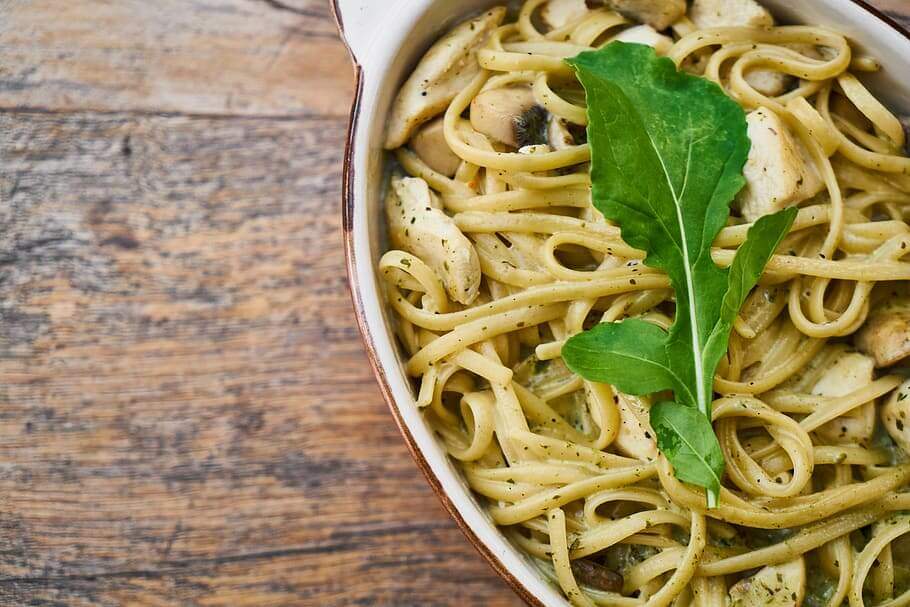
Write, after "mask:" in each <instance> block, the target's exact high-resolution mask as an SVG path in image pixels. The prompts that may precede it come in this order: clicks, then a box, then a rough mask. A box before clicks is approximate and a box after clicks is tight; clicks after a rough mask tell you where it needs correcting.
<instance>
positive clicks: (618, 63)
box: [563, 42, 796, 506]
mask: <svg viewBox="0 0 910 607" xmlns="http://www.w3.org/2000/svg"><path fill="white" fill-rule="evenodd" d="M568 62H569V64H570V65H572V66H573V67H575V70H576V72H577V74H578V78H579V80H580V81H581V83H582V85H583V86H584V88H585V92H586V95H587V102H588V141H589V142H590V145H591V181H592V194H593V199H594V205H595V206H596V207H597V208H598V209H599V210H600V211H601V212H602V213H603V214H604V216H605V217H606V218H607V219H610V220H611V221H614V222H616V223H617V224H619V226H620V228H621V230H622V237H623V239H624V240H625V241H626V242H627V243H629V244H630V245H632V246H634V247H636V248H639V249H642V250H644V251H646V253H647V258H646V259H645V263H646V264H647V265H649V266H651V267H653V268H658V269H660V270H663V271H664V272H666V273H667V275H668V276H669V278H670V283H671V285H672V286H673V289H674V291H675V294H676V318H675V320H674V323H673V325H672V326H671V327H670V331H669V332H668V333H664V332H663V331H660V330H659V329H658V330H657V331H655V330H654V329H649V328H646V327H643V325H644V324H646V323H643V321H633V320H625V321H622V322H620V323H615V324H613V325H607V327H608V328H602V327H596V328H595V329H592V330H591V331H588V332H585V333H582V334H580V335H577V336H575V337H573V338H572V339H570V340H569V341H568V342H567V343H566V345H565V346H564V348H563V358H564V359H565V362H566V364H567V365H568V366H569V368H570V369H572V370H573V371H574V372H576V373H578V374H579V375H581V376H582V377H585V378H587V379H591V380H592V381H602V382H606V383H610V384H613V385H615V386H617V387H618V388H619V389H620V390H623V391H629V392H630V393H633V394H641V393H648V392H656V391H660V390H667V389H669V390H673V392H674V396H675V399H676V401H677V403H678V404H676V405H675V406H669V405H665V406H657V407H655V408H654V409H653V410H652V411H657V412H662V413H652V420H651V421H652V424H653V425H654V430H655V432H656V433H657V435H658V446H659V447H660V448H661V451H662V452H663V453H664V455H666V456H667V458H668V459H669V460H670V462H671V463H672V464H673V466H674V468H675V470H676V473H677V475H679V476H680V478H683V475H685V477H686V478H688V479H690V482H693V483H695V484H698V485H700V486H703V487H705V488H706V489H707V490H708V492H707V493H708V504H709V506H712V505H716V503H717V498H718V492H719V489H720V478H721V476H722V475H723V469H724V465H723V455H722V453H721V450H720V445H719V444H718V443H717V438H716V437H715V436H714V434H713V431H711V424H710V416H711V401H712V398H713V389H712V385H713V380H714V372H715V370H716V368H717V364H718V362H719V361H720V358H721V357H722V356H723V355H724V353H725V352H726V349H727V343H728V341H729V336H730V329H731V327H732V324H733V320H734V319H735V317H736V314H737V313H738V312H739V309H740V307H741V306H742V302H743V300H744V298H745V297H746V296H747V295H748V293H749V291H750V290H751V289H752V287H753V286H755V283H756V281H757V280H758V277H759V276H760V275H761V272H762V270H763V268H764V266H765V265H766V264H767V261H768V259H769V258H770V256H771V255H772V254H773V252H774V249H776V248H777V246H778V245H779V243H780V240H781V239H782V238H783V236H784V235H785V234H786V233H787V231H788V230H789V228H790V225H791V224H792V222H793V219H794V217H795V214H796V209H786V210H785V211H782V212H781V213H778V214H776V215H774V216H769V217H763V218H762V219H761V220H759V221H758V222H756V224H755V225H754V226H753V227H752V228H751V229H750V231H749V234H748V237H747V240H746V242H745V243H744V244H743V245H742V246H741V247H740V249H739V251H737V254H736V256H735V258H734V261H733V265H732V266H731V268H730V269H722V268H719V267H718V266H717V265H715V264H714V261H713V260H712V259H711V244H712V242H713V241H714V239H715V237H716V236H717V234H718V232H719V231H720V230H721V228H722V227H723V226H724V224H725V222H726V220H727V217H728V215H729V205H730V201H731V200H733V197H734V196H735V195H736V193H737V192H739V190H740V189H742V187H743V185H744V184H745V179H744V178H743V175H742V171H743V166H744V165H745V162H746V157H747V156H748V152H749V146H750V142H749V138H748V135H747V132H746V120H745V113H744V112H743V110H742V108H741V107H740V106H739V105H738V104H737V103H736V102H734V101H733V100H732V99H730V98H729V97H727V96H726V94H724V92H723V91H722V90H721V88H720V87H719V86H717V85H716V84H714V83H713V82H710V81H708V80H706V79H704V78H699V77H696V76H692V75H690V74H686V73H684V72H679V71H677V69H676V66H675V65H674V64H673V62H672V61H671V60H669V59H666V58H658V57H657V55H656V54H655V53H654V50H653V49H651V48H650V47H647V46H644V45H639V44H627V43H622V42H615V43H612V44H610V45H607V46H606V47H605V48H603V49H600V50H598V51H593V52H586V53H582V54H580V55H578V56H577V57H575V58H573V59H570V60H568ZM636 365H640V366H636ZM680 406H684V407H689V408H691V409H693V410H695V411H696V412H698V413H699V414H700V420H701V421H699V422H697V423H696V422H694V421H693V419H695V418H693V417H692V415H691V413H692V411H689V412H686V413H685V414H684V413H681V412H677V409H678V408H679V407H680ZM671 422H672V423H671ZM702 435H704V436H702ZM683 468H685V471H684V472H681V470H682V469H683Z"/></svg>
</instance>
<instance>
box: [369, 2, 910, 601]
mask: <svg viewBox="0 0 910 607" xmlns="http://www.w3.org/2000/svg"><path fill="white" fill-rule="evenodd" d="M877 69H880V66H879V65H878V63H877V62H876V61H875V59H874V58H871V57H865V56H861V55H857V54H856V53H854V52H853V49H852V48H851V46H850V43H849V41H848V40H847V39H846V38H845V37H844V36H843V35H841V34H839V33H837V32H832V31H829V30H826V29H823V28H820V27H815V26H777V25H775V24H774V21H773V18H772V17H771V15H770V13H768V12H767V11H766V10H765V9H764V8H763V7H762V6H761V5H760V4H758V3H756V2H754V1H753V0H736V1H732V2H731V1H720V0H713V1H712V0H696V1H695V2H693V3H692V4H691V5H687V4H686V3H685V2H683V1H682V0H679V1H653V2H652V1H647V0H636V1H633V0H622V1H621V0H609V1H608V2H606V4H604V3H602V2H601V3H597V2H585V1H583V0H581V1H576V0H566V1H563V0H528V1H527V2H525V3H524V4H522V5H521V8H520V10H519V11H518V12H517V14H511V13H509V11H508V10H507V9H506V8H504V7H497V8H493V9H490V10H488V11H485V12H483V13H481V14H478V15H476V16H474V17H472V18H470V19H468V20H466V21H464V22H462V23H460V24H458V25H456V26H455V27H454V28H452V29H451V30H450V31H449V32H448V33H446V34H445V35H444V36H443V37H442V38H440V40H439V41H438V42H436V43H435V44H434V45H433V46H432V47H431V48H430V49H429V51H427V53H426V55H425V56H424V57H423V59H421V61H420V62H419V63H418V64H417V66H416V67H415V69H414V71H413V73H412V75H411V76H410V78H409V79H408V80H407V81H406V82H405V83H404V84H403V85H402V87H401V89H400V91H399V93H398V96H397V97H396V99H395V102H394V103H393V106H392V111H391V113H390V115H389V118H388V123H387V132H386V142H385V143H386V147H387V148H388V149H390V150H393V151H394V158H395V166H394V168H393V176H392V178H391V180H390V183H389V188H388V193H387V198H386V202H385V204H386V217H387V228H388V233H389V237H390V238H389V240H390V243H391V249H390V250H389V251H388V252H387V253H385V255H383V257H382V259H381V261H380V264H379V269H380V273H381V275H382V276H383V278H384V281H385V292H386V295H387V298H388V302H389V306H390V307H391V308H392V309H393V310H394V316H395V324H396V331H397V335H398V338H399V341H400V343H401V347H402V349H403V351H404V352H405V353H406V354H407V357H408V362H407V370H408V372H409V374H410V375H411V376H412V377H413V378H414V381H415V387H416V391H417V399H416V401H417V405H418V407H420V408H421V409H422V411H423V416H424V419H425V421H426V423H427V424H428V425H429V426H430V427H431V428H432V429H433V430H434V431H435V433H436V434H437V435H438V436H439V438H440V440H441V442H442V443H443V444H444V445H445V448H446V450H447V451H448V453H449V455H450V456H451V457H452V458H453V459H454V460H455V461H457V462H459V464H460V467H461V469H462V471H463V473H464V476H465V478H466V479H467V482H468V483H469V485H470V486H471V488H472V490H473V491H474V492H475V494H476V495H478V496H479V499H480V500H481V501H482V502H483V503H484V504H485V506H486V510H487V512H488V514H489V515H490V517H491V518H492V519H493V520H494V521H495V522H496V523H497V524H498V525H500V526H501V528H502V530H503V532H504V533H505V534H506V536H507V537H508V538H509V539H510V540H511V541H512V543H513V544H514V545H515V546H517V547H518V548H519V549H520V550H522V551H523V552H525V553H526V554H527V555H528V556H529V558H531V559H533V561H534V562H535V563H536V564H537V566H538V568H539V569H540V571H541V572H542V574H543V575H544V576H546V577H548V578H549V579H551V580H552V581H553V582H554V583H555V584H557V585H558V586H559V587H560V588H561V589H562V591H563V592H564V594H565V595H566V597H567V598H568V599H569V600H570V601H571V602H572V603H573V604H577V605H637V604H643V603H647V604H650V605H668V604H670V603H673V602H674V601H675V602H676V604H681V605H685V604H698V605H715V604H716V605H720V604H726V602H727V601H730V602H732V603H733V604H742V605H767V604H782V605H784V604H790V605H794V604H803V603H806V604H829V605H840V604H842V603H844V602H845V601H849V602H850V604H851V605H859V604H862V603H863V601H864V599H867V600H870V601H873V600H874V601H886V600H895V601H903V600H905V599H907V598H910V594H907V592H908V591H910V578H908V571H907V570H906V569H905V564H904V563H905V562H906V561H905V560H902V558H901V556H900V555H902V554H906V550H907V546H908V544H906V537H905V536H904V534H905V533H907V532H910V518H908V517H907V516H905V515H903V514H900V512H901V511H903V510H907V509H910V494H905V493H903V492H902V490H903V489H904V488H905V486H906V485H907V484H908V482H910V464H907V463H906V462H907V458H908V453H910V427H905V425H904V424H905V421H904V420H905V419H906V416H907V413H908V409H910V399H908V398H907V396H908V395H910V384H908V383H906V382H905V381H904V378H903V377H902V371H901V369H902V367H903V365H904V361H905V360H907V357H908V356H910V346H908V345H907V344H910V289H908V288H907V287H908V283H907V282H905V281H908V280H910V264H908V263H906V262H904V261H903V257H904V255H905V254H906V250H907V246H908V244H910V226H908V224H907V221H906V219H905V213H906V212H907V211H906V210H907V209H908V203H910V159H908V158H907V156H906V151H905V146H906V140H905V137H906V135H905V131H904V127H903V125H902V123H901V121H900V120H899V119H898V118H897V117H896V116H895V115H894V114H893V113H892V112H891V111H889V110H888V109H887V108H886V107H885V106H884V105H883V104H882V103H880V102H879V101H878V100H877V99H876V98H875V96H874V95H873V94H872V93H870V92H869V90H868V89H867V88H866V87H865V86H864V85H863V82H862V77H863V73H864V72H870V71H875V70H877ZM775 601H777V603H775Z"/></svg>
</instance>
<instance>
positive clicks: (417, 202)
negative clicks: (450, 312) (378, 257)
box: [386, 177, 480, 304]
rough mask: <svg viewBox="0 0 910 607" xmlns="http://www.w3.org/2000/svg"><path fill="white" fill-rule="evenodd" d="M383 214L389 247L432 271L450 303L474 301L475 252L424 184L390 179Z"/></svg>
mask: <svg viewBox="0 0 910 607" xmlns="http://www.w3.org/2000/svg"><path fill="white" fill-rule="evenodd" d="M386 214H387V215H388V219H389V236H390V239H391V241H392V246H394V247H395V248H398V249H403V250H405V251H407V252H409V253H412V254H413V255H416V256H417V257H419V258H420V259H421V260H422V261H423V262H424V263H426V264H427V265H428V266H429V267H430V268H432V269H433V271H434V272H436V274H437V275H438V276H439V277H440V278H441V279H442V283H443V284H444V285H445V288H446V291H448V293H449V296H450V297H451V298H452V299H453V300H455V301H457V302H459V303H463V304H469V303H471V302H472V301H474V299H475V298H476V297H477V293H478V291H479V289H480V260H479V258H478V257H477V252H476V251H475V250H474V245H473V244H472V243H471V241H470V240H468V237H467V236H465V235H464V234H462V233H461V230H459V229H458V226H456V225H455V222H454V221H453V220H452V218H451V217H449V216H448V215H446V214H445V213H444V212H443V211H442V209H441V208H440V205H439V202H438V201H437V200H436V199H435V197H434V196H433V194H432V192H431V191H430V187H429V186H428V185H427V182H426V181H424V180H423V179H418V178H414V177H406V178H397V177H396V178H393V179H392V184H391V187H390V188H389V194H388V197H387V198H386Z"/></svg>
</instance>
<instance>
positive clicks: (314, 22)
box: [0, 0, 351, 117]
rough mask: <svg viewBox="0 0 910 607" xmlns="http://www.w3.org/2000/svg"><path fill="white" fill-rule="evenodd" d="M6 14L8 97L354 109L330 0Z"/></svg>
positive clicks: (31, 0) (90, 105) (188, 107)
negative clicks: (349, 99) (348, 106)
mask: <svg viewBox="0 0 910 607" xmlns="http://www.w3.org/2000/svg"><path fill="white" fill-rule="evenodd" d="M0 14H2V18H0V56H2V57H3V60H2V61H0V108H11V107H34V108H46V109H52V110H86V109H93V110H101V111H104V110H109V111H124V110H138V111H147V112H153V113H160V112H182V113H196V114H241V115H251V114H255V115H295V116H297V115H326V116H334V117H341V116H344V115H346V113H347V108H346V107H345V106H346V103H345V101H344V100H346V99H348V98H349V96H350V92H351V77H350V75H351V68H350V65H349V61H348V57H347V53H346V51H345V49H344V46H343V45H342V44H341V42H340V41H339V40H338V37H337V35H336V32H335V24H334V21H333V19H332V17H331V13H330V11H329V7H328V3H327V2H325V1H324V0H295V1H294V2H277V1H274V0H191V1H186V0H156V1H155V2H147V1H145V0H127V1H124V2H108V1H105V0H82V1H79V2H58V1H55V0H28V1H27V2H21V1H17V0H6V1H4V2H0Z"/></svg>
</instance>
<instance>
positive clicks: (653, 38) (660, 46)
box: [612, 25, 673, 55]
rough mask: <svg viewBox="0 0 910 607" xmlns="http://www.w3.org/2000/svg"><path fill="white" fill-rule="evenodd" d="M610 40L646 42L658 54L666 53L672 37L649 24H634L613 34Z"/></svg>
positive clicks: (671, 44)
mask: <svg viewBox="0 0 910 607" xmlns="http://www.w3.org/2000/svg"><path fill="white" fill-rule="evenodd" d="M612 40H614V41H615V40H618V41H620V42H634V43H636V44H646V45H648V46H650V47H652V48H653V49H654V50H655V51H656V52H657V54H658V55H666V54H667V52H668V51H669V50H670V47H672V46H673V39H672V38H670V37H669V36H664V35H663V34H660V33H658V32H657V30H656V29H654V28H653V27H651V26H650V25H636V26H635V27H630V28H629V29H626V30H623V31H622V32H621V33H620V34H619V35H617V36H614V37H613V38H612Z"/></svg>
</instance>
